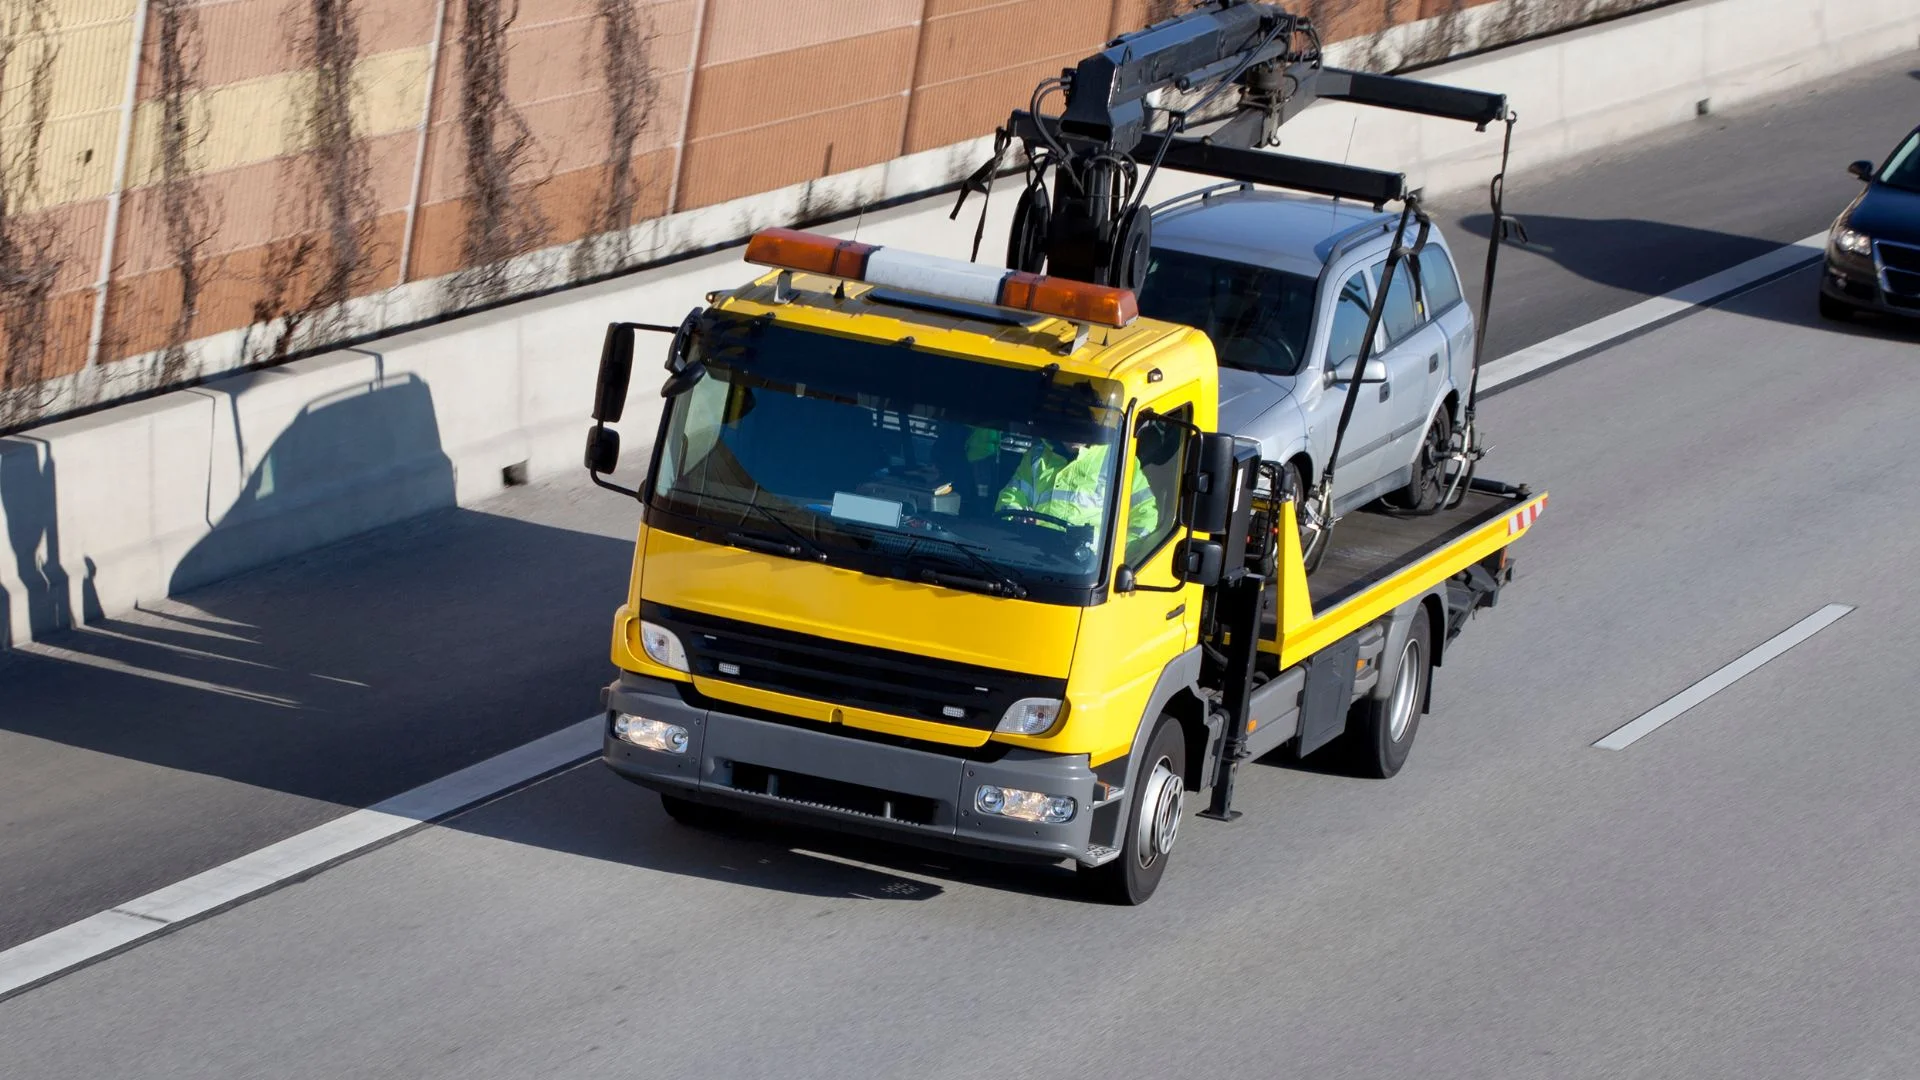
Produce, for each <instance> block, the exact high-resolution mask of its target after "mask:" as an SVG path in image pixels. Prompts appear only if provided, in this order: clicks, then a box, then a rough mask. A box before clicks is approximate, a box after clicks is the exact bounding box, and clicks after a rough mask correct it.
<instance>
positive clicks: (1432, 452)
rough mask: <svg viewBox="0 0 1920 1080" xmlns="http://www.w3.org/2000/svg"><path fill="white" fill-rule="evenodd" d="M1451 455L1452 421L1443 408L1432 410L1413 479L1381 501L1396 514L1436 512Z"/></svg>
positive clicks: (1442, 493)
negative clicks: (1404, 512)
mask: <svg viewBox="0 0 1920 1080" xmlns="http://www.w3.org/2000/svg"><path fill="white" fill-rule="evenodd" d="M1452 452H1453V417H1452V416H1451V415H1449V414H1448V412H1447V410H1446V408H1445V407H1444V406H1443V407H1441V408H1439V409H1436V410H1434V414H1433V419H1432V420H1431V421H1429V422H1428V424H1427V433H1426V435H1425V436H1424V437H1422V439H1421V440H1420V453H1419V454H1417V455H1415V457H1414V459H1413V479H1411V480H1409V481H1407V486H1406V487H1403V488H1401V489H1400V490H1398V491H1395V492H1390V493H1389V494H1388V495H1387V496H1386V497H1385V498H1383V499H1381V500H1380V501H1381V502H1384V503H1386V504H1387V505H1388V506H1390V507H1392V508H1394V509H1395V510H1406V511H1412V512H1415V513H1422V514H1424V513H1427V512H1429V511H1432V510H1436V509H1438V508H1439V506H1440V500H1441V498H1442V497H1444V496H1445V495H1446V493H1447V458H1448V457H1449V456H1450V455H1451V454H1452Z"/></svg>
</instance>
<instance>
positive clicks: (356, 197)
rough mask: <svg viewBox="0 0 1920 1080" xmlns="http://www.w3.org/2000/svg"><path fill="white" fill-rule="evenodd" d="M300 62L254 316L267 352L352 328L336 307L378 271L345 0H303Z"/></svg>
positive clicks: (353, 41)
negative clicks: (277, 229)
mask: <svg viewBox="0 0 1920 1080" xmlns="http://www.w3.org/2000/svg"><path fill="white" fill-rule="evenodd" d="M291 39H292V40H291V44H292V46H293V49H294V54H295V55H296V56H298V57H299V58H300V60H301V63H302V64H303V66H304V67H305V68H306V71H305V80H304V83H303V86H302V92H301V95H300V98H299V102H298V108H297V109H296V110H295V113H294V118H293V123H294V126H295V130H294V131H293V132H292V133H291V134H292V138H291V139H290V141H289V144H290V145H291V146H293V147H296V148H297V150H296V152H295V154H294V156H292V157H290V158H289V159H288V160H287V161H286V162H285V163H284V168H283V169H282V174H283V176H284V178H285V179H284V183H283V187H282V197H281V201H280V205H279V208H278V213H277V214H276V216H277V218H278V219H279V220H280V221H281V222H283V223H285V227H286V228H287V230H288V231H287V232H286V233H285V234H284V235H282V236H281V237H279V238H278V239H276V240H274V241H273V242H272V243H271V244H269V245H268V250H267V258H266V261H265V264H264V267H263V271H262V278H263V280H262V282H261V291H260V293H259V295H258V296H257V297H256V298H255V300H254V304H253V320H254V322H255V323H257V324H263V325H266V326H269V327H272V328H273V337H272V339H271V344H270V345H269V346H268V354H269V356H271V357H276V358H277V357H284V356H285V355H287V353H288V351H289V350H290V349H291V348H293V347H294V342H295V341H296V340H297V339H302V338H304V339H305V340H306V342H307V343H314V342H318V341H321V340H327V339H332V338H338V337H342V336H345V335H347V334H349V333H351V332H352V329H353V328H352V327H351V326H349V325H347V324H346V322H345V318H346V316H345V304H346V302H347V301H348V300H351V299H352V298H353V297H354V296H356V295H357V294H358V293H359V292H361V291H362V290H364V289H365V288H366V287H368V286H370V285H371V284H372V283H373V281H374V280H375V279H376V278H377V277H378V275H379V274H380V272H381V271H382V269H383V268H384V265H385V264H384V261H383V256H384V254H385V253H383V252H380V251H378V250H376V247H377V245H376V236H375V228H376V226H377V224H378V216H379V204H378V202H377V201H376V200H375V198H374V195H373V189H372V186H371V183H370V181H369V172H370V168H369V156H370V155H369V153H368V150H367V144H366V140H365V139H364V138H363V137H362V136H361V134H360V132H359V131H358V130H356V128H355V126H354V123H355V121H354V96H355V92H356V91H355V85H354V71H355V67H356V65H358V63H359V61H360V56H361V46H360V29H359V24H358V21H357V19H356V18H355V14H354V9H353V4H352V3H351V2H350V0H308V3H307V20H306V22H305V23H304V24H303V25H301V26H299V27H298V28H296V29H295V30H294V31H292V33H291Z"/></svg>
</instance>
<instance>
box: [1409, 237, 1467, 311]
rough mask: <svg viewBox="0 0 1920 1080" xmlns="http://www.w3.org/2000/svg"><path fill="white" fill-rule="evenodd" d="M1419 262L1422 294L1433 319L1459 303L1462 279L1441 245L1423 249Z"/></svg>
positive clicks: (1428, 246)
mask: <svg viewBox="0 0 1920 1080" xmlns="http://www.w3.org/2000/svg"><path fill="white" fill-rule="evenodd" d="M1419 262H1420V292H1421V294H1422V296H1423V297H1424V298H1425V299H1426V302H1427V315H1428V317H1429V318H1431V317H1432V316H1435V315H1438V314H1440V313H1441V312H1443V311H1445V310H1447V309H1448V308H1450V307H1452V306H1453V305H1454V304H1455V303H1457V302H1458V301H1459V299H1460V279H1459V278H1458V277H1457V276H1455V274H1454V272H1453V260H1451V259H1449V258H1447V253H1446V251H1445V250H1443V249H1442V248H1441V247H1440V245H1439V244H1434V243H1429V244H1428V245H1427V246H1426V247H1425V248H1423V249H1421V251H1420V259H1419Z"/></svg>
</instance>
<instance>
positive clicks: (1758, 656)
mask: <svg viewBox="0 0 1920 1080" xmlns="http://www.w3.org/2000/svg"><path fill="white" fill-rule="evenodd" d="M1852 610H1853V605H1851V604H1828V605H1827V606H1826V607H1823V608H1821V609H1820V610H1819V611H1816V612H1814V613H1813V614H1811V615H1809V616H1807V617H1806V618H1804V619H1801V620H1800V621H1799V622H1797V623H1794V624H1793V625H1792V626H1789V627H1787V628H1786V629H1785V630H1782V631H1781V632H1780V633H1778V634H1776V635H1774V636H1773V637H1772V638H1771V639H1769V640H1768V641H1767V642H1765V643H1764V644H1762V645H1761V646H1760V647H1758V648H1756V649H1754V650H1753V651H1752V652H1750V653H1747V654H1746V655H1745V656H1742V657H1740V658H1739V659H1738V660H1735V661H1734V662H1733V663H1731V664H1728V665H1727V666H1726V667H1723V668H1721V669H1720V670H1719V671H1716V672H1714V673H1713V674H1711V675H1709V676H1707V677H1706V678H1704V679H1701V680H1700V681H1699V682H1697V683H1694V684H1693V685H1692V686H1689V687H1687V688H1686V689H1685V690H1682V691H1681V692H1680V693H1678V694H1675V695H1674V696H1673V697H1670V698H1668V699H1667V700H1666V701H1664V702H1662V703H1661V704H1660V705H1659V706H1658V707H1657V708H1654V709H1652V710H1651V711H1649V712H1646V713H1644V714H1642V715H1641V716H1640V717H1639V718H1638V719H1636V720H1634V721H1632V722H1631V723H1628V724H1623V725H1622V726H1621V727H1620V728H1619V729H1617V730H1615V731H1614V732H1613V733H1612V734H1610V735H1608V736H1607V737H1606V738H1603V739H1601V740H1600V741H1598V742H1596V743H1594V744H1593V745H1594V746H1597V747H1599V748H1600V749H1602V750H1625V749H1626V748H1627V747H1629V746H1632V745H1633V744H1634V743H1635V742H1636V741H1638V740H1640V739H1642V738H1645V737H1646V736H1647V735H1649V734H1652V732H1653V731H1654V730H1655V729H1656V728H1658V727H1660V726H1661V725H1662V724H1665V723H1667V722H1668V721H1670V720H1672V719H1674V718H1675V717H1677V716H1679V715H1680V714H1681V713H1684V712H1686V711H1687V710H1688V709H1691V708H1693V707H1694V706H1695V705H1698V704H1700V703H1701V702H1703V701H1705V700H1707V699H1708V698H1710V697H1712V696H1713V695H1715V694H1717V693H1719V692H1720V691H1722V690H1725V689H1726V688H1727V687H1729V686H1732V685H1733V684H1734V683H1736V682H1738V681H1739V680H1740V679H1743V678H1745V677H1746V676H1748V675H1750V674H1752V673H1753V672H1755V671H1757V670H1759V668H1760V666H1761V665H1762V664H1765V663H1767V662H1768V661H1770V660H1772V659H1774V658H1775V657H1777V656H1779V655H1780V654H1781V653H1784V652H1786V651H1787V650H1788V649H1791V648H1793V647H1794V646H1795V645H1798V644H1800V643H1801V642H1803V641H1805V640H1807V639H1808V638H1810V637H1812V636H1813V635H1815V634H1817V633H1819V632H1820V631H1822V630H1825V629H1826V628H1827V627H1829V626H1832V625H1833V624H1834V623H1836V622H1838V621H1840V617H1841V616H1843V615H1845V614H1846V613H1847V612H1849V611H1852Z"/></svg>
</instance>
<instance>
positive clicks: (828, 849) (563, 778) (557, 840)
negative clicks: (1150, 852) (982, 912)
mask: <svg viewBox="0 0 1920 1080" xmlns="http://www.w3.org/2000/svg"><path fill="white" fill-rule="evenodd" d="M446 827H447V828H449V829H455V830H458V831H460V832H464V833H470V834H473V835H478V836H486V837H491V838H493V839H497V840H505V841H510V842H512V843H516V844H525V845H528V846H531V847H536V848H544V849H547V850H551V851H560V852H565V853H567V854H570V855H578V856H581V857H583V858H588V859H596V860H600V861H602V862H608V863H615V864H619V865H623V866H631V867H634V868H636V869H640V870H648V871H654V872H658V873H664V874H671V875H674V876H676V877H692V878H700V879H705V880H709V881H717V882H722V883H725V884H729V885H738V886H742V887H746V888H753V889H762V890H766V891H769V892H781V893H791V894H795V895H801V896H815V897H823V898H834V899H859V900H907V901H918V900H932V899H935V898H937V897H940V896H943V895H945V894H946V892H947V891H948V889H949V888H950V887H952V886H954V885H970V886H975V887H978V888H983V889H988V890H992V891H994V892H1001V893H1009V894H1016V895H1025V896H1038V897H1045V898H1048V899H1053V900H1062V899H1064V900H1074V899H1079V898H1081V897H1082V894H1081V891H1080V890H1079V888H1078V886H1079V884H1080V881H1079V879H1078V878H1077V877H1075V875H1074V873H1073V871H1071V870H1070V869H1065V868H1053V867H1045V866H1041V867H1029V866H1013V865H1006V864H1000V863H995V862H990V861H978V860H972V859H967V858H962V857H949V856H946V855H943V854H932V853H928V852H924V851H922V850H920V849H917V848H912V847H907V846H904V845H899V844H890V843H885V842H881V841H870V840H866V839H863V838H860V837H851V836H845V835H841V834H837V833H831V832H826V831H822V830H815V829H808V828H804V827H800V826H795V825H789V824H786V823H781V822H772V821H765V820H761V819H741V820H738V821H737V822H734V823H730V824H721V825H714V826H702V827H697V828H696V827H692V826H688V825H683V824H681V823H679V822H676V821H674V820H673V819H671V818H669V817H668V816H667V815H666V812H665V811H663V810H662V809H661V808H660V800H659V798H658V796H656V795H654V794H653V793H652V792H650V791H647V790H645V789H643V788H640V787H638V786H636V785H634V784H631V783H629V782H627V781H626V780H623V779H621V778H620V777H618V776H615V775H614V774H613V773H612V772H611V771H610V770H608V769H607V768H606V767H605V766H603V765H601V764H600V763H599V762H598V761H597V760H596V761H588V762H587V763H585V764H583V765H581V766H578V767H577V768H575V769H572V770H570V771H568V772H565V773H562V774H560V775H559V776H556V777H553V778H551V779H548V780H546V781H545V782H543V783H541V784H538V785H536V786H534V787H533V788H530V789H528V790H527V791H525V792H523V793H521V794H519V795H517V796H515V797H514V798H513V799H512V800H511V802H510V803H500V804H496V805H494V806H491V807H483V808H481V809H479V810H475V811H472V812H470V813H467V814H465V815H462V816H459V817H456V818H454V819H452V820H451V821H449V822H447V823H446ZM1089 902H1091V901H1089Z"/></svg>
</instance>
